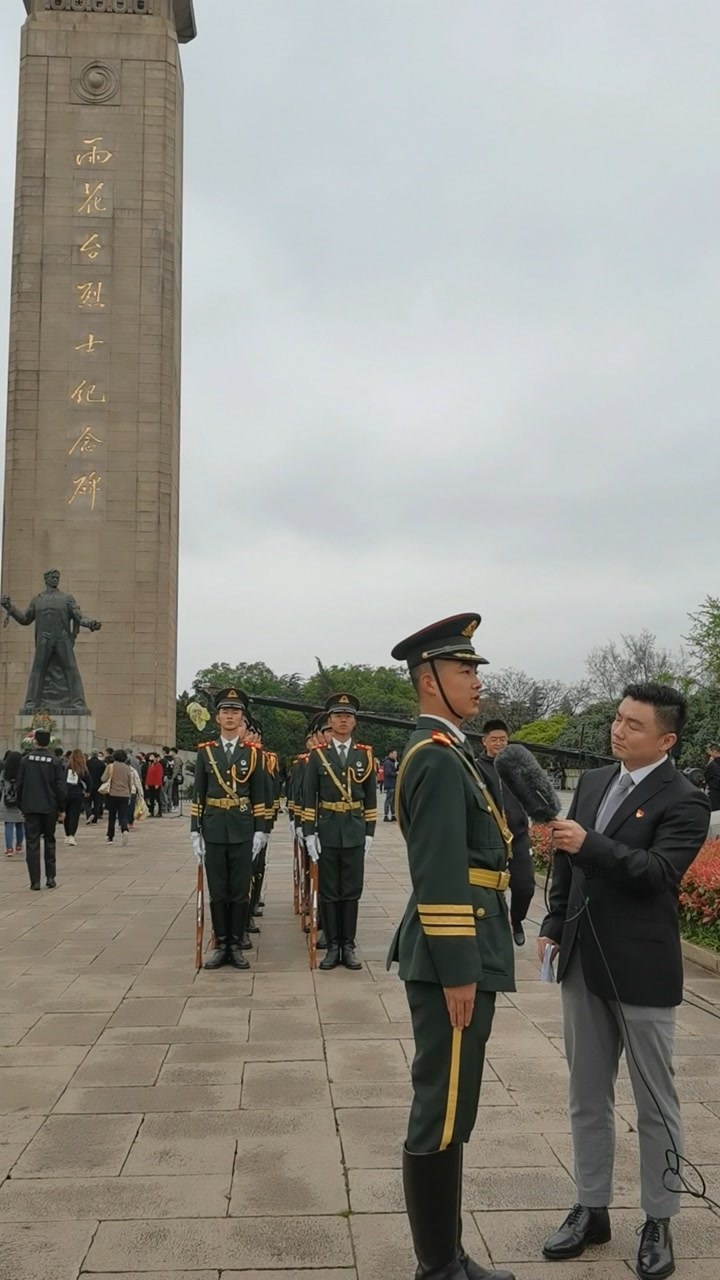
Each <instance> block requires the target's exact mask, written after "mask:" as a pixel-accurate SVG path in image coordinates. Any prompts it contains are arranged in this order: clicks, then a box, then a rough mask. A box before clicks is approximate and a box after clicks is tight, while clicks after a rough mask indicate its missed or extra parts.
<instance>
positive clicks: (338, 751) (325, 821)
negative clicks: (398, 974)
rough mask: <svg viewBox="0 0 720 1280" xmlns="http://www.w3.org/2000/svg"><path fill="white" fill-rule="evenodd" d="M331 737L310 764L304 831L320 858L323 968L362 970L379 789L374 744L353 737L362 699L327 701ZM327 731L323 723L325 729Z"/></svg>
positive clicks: (312, 852) (310, 852) (337, 697)
mask: <svg viewBox="0 0 720 1280" xmlns="http://www.w3.org/2000/svg"><path fill="white" fill-rule="evenodd" d="M325 710H326V712H327V717H328V719H327V724H328V727H329V729H330V733H331V741H330V744H329V745H328V744H327V743H326V744H325V745H322V746H317V747H315V749H314V750H313V751H311V752H310V758H309V760H308V762H307V765H306V767H305V782H304V799H303V814H302V818H303V832H304V836H305V847H306V849H307V852H308V857H309V858H311V859H312V861H313V862H316V861H317V860H318V858H319V860H320V903H321V914H322V923H323V927H324V930H325V936H326V938H327V953H326V955H325V958H324V960H321V962H320V968H321V969H335V968H336V967H337V965H338V964H339V963H340V959H341V957H342V963H343V964H344V965H345V968H346V969H362V964H361V963H360V961H359V960H358V958H357V952H356V950H355V934H356V931H357V918H358V907H359V903H360V898H361V896H362V891H363V878H364V868H365V858H366V855H367V854H368V852H369V850H370V846H371V844H372V841H373V836H374V834H375V824H376V822H377V794H376V787H377V781H376V774H375V761H374V759H373V753H372V747H368V746H365V745H364V744H362V743H359V742H354V741H353V737H352V735H353V730H354V728H355V725H356V723H357V713H358V711H359V710H360V703H359V701H358V699H357V698H356V697H354V696H353V694H351V693H337V694H333V696H332V697H331V698H328V701H327V702H326V704H325ZM321 733H322V728H321Z"/></svg>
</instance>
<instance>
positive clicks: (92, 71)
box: [73, 61, 120, 102]
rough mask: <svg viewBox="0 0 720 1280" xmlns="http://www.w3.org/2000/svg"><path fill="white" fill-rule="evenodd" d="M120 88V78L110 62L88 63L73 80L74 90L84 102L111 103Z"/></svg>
mask: <svg viewBox="0 0 720 1280" xmlns="http://www.w3.org/2000/svg"><path fill="white" fill-rule="evenodd" d="M119 88H120V76H119V75H118V73H117V70H116V69H115V67H112V66H111V65H110V63H109V62H98V61H93V62H88V63H86V64H85V66H84V67H83V69H82V71H81V72H80V74H79V75H78V76H76V77H75V79H74V80H73V89H74V90H75V92H76V94H77V96H78V98H82V99H83V101H84V102H110V101H111V99H112V98H114V97H115V95H116V93H117V91H118V89H119Z"/></svg>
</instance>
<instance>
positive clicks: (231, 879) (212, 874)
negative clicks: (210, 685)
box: [190, 689, 267, 969]
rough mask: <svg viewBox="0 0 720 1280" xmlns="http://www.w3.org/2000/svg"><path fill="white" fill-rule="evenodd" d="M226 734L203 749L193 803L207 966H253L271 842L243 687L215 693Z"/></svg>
mask: <svg viewBox="0 0 720 1280" xmlns="http://www.w3.org/2000/svg"><path fill="white" fill-rule="evenodd" d="M215 708H216V712H217V716H216V718H217V722H218V725H219V727H220V737H219V738H216V739H214V740H213V741H211V742H203V743H201V744H200V746H199V748H198V754H197V763H196V766H195V789H194V793H193V798H192V805H191V808H190V830H191V833H192V834H191V840H192V849H193V853H194V855H195V857H196V858H197V860H198V862H200V863H202V862H204V863H205V874H206V876H207V883H208V892H209V895H210V914H211V916H212V923H213V931H214V933H215V939H216V942H217V946H216V949H215V951H214V952H213V954H212V955H211V956H210V957H209V959H208V960H206V961H205V968H206V969H219V968H220V966H221V965H223V964H226V963H227V964H231V965H233V967H234V968H235V969H249V967H250V966H249V964H248V962H247V960H246V959H245V957H244V956H243V954H242V942H243V936H244V934H245V930H246V928H247V924H248V918H249V912H250V880H251V876H252V865H253V859H255V858H257V857H259V855H260V853H261V852H262V850H263V849H264V847H265V844H266V843H267V834H266V830H267V823H266V819H265V777H264V773H263V768H262V758H261V753H260V752H259V751H258V749H257V748H256V747H253V746H250V745H247V744H246V743H245V736H246V733H247V727H248V719H249V712H248V699H247V696H246V695H245V694H244V693H243V692H242V690H238V689H223V690H222V691H221V692H220V693H218V694H217V696H216V698H215Z"/></svg>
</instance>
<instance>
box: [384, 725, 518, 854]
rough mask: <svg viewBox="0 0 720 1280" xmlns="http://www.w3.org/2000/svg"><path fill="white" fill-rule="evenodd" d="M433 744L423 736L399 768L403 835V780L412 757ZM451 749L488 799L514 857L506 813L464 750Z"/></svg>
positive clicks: (397, 810)
mask: <svg viewBox="0 0 720 1280" xmlns="http://www.w3.org/2000/svg"><path fill="white" fill-rule="evenodd" d="M432 745H433V739H432V738H423V739H422V741H421V742H416V743H415V745H414V746H413V747H411V748H410V750H409V751H408V752H407V754H406V755H405V756H404V757H403V759H402V763H401V765H400V768H399V769H398V776H397V783H396V787H395V817H396V819H397V823H398V826H399V827H400V834H401V835H402V836H403V837H404V835H405V832H404V831H403V829H402V824H401V822H400V791H401V787H402V780H403V777H404V775H405V770H406V768H407V766H408V764H409V763H410V761H411V759H412V757H413V756H414V755H415V753H416V751H419V750H420V748H421V747H428V746H432ZM450 750H451V751H454V752H455V755H456V756H457V757H458V759H459V760H461V761H462V763H463V764H464V765H465V767H466V769H467V771H468V773H469V774H470V777H471V778H472V779H473V780H474V781H475V782H476V783H477V785H478V787H479V788H480V790H481V792H482V794H483V798H484V799H485V800H486V801H487V806H488V809H489V810H490V813H491V814H492V816H493V818H494V819H495V822H496V823H497V827H498V830H499V832H500V835H501V836H502V838H503V841H504V843H505V847H506V849H507V856H508V859H510V858H511V857H512V831H511V830H510V828H509V826H508V824H507V820H506V818H505V814H504V813H502V812H501V810H500V809H498V807H497V805H496V803H495V801H494V799H493V797H492V796H491V794H490V791H489V790H488V788H487V786H486V785H485V783H484V782H483V780H482V778H481V777H480V774H479V773H478V771H477V769H474V768H473V766H472V765H471V763H470V761H469V760H468V758H467V756H465V755H464V754H463V752H462V751H458V749H457V747H455V746H452V745H451V747H450Z"/></svg>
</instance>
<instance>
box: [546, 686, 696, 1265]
mask: <svg viewBox="0 0 720 1280" xmlns="http://www.w3.org/2000/svg"><path fill="white" fill-rule="evenodd" d="M686 718H687V704H686V702H685V699H684V698H683V696H682V694H680V693H678V692H677V691H676V690H675V689H671V688H670V687H669V686H667V685H660V684H637V685H630V686H628V688H627V689H626V690H625V693H624V696H623V699H622V702H621V703H620V706H619V707H618V710H617V712H616V715H615V719H614V721H613V724H612V729H611V742H612V752H613V755H614V756H615V758H616V759H617V760H619V761H620V762H621V763H620V768H619V769H618V768H617V767H616V766H614V765H608V766H606V767H605V768H602V769H591V770H589V772H587V773H585V774H583V776H582V777H581V779H580V781H579V783H578V787H577V790H576V792H575V796H574V799H573V803H572V805H571V808H570V812H569V814H568V817H567V819H566V820H564V821H557V822H554V823H553V834H554V840H555V856H554V859H553V884H552V889H551V892H550V913H549V915H547V916H546V917H545V920H544V921H543V924H542V927H541V929H540V938H539V939H538V955H539V958H540V959H543V957H544V954H545V949H546V948H547V947H552V953H553V955H555V954H556V953H557V952H558V951H559V953H560V959H559V964H558V981H559V982H561V983H562V1000H563V1020H564V1032H565V1051H566V1054H567V1059H568V1065H569V1068H570V1119H571V1127H572V1135H573V1147H574V1154H575V1182H576V1185H577V1197H578V1203H577V1204H576V1205H575V1206H574V1207H573V1209H572V1210H571V1212H570V1213H569V1215H568V1217H567V1218H566V1219H565V1221H564V1222H563V1224H562V1226H561V1227H560V1228H559V1230H557V1231H556V1232H554V1233H553V1234H552V1235H551V1236H550V1237H549V1238H548V1239H547V1240H546V1242H545V1246H544V1248H543V1253H544V1255H545V1257H546V1258H550V1259H555V1260H558V1259H565V1258H576V1257H579V1255H580V1254H581V1253H583V1251H584V1249H585V1247H586V1245H588V1244H603V1243H605V1241H607V1240H609V1239H610V1216H609V1213H608V1208H607V1206H608V1205H609V1204H610V1203H611V1199H612V1174H613V1158H614V1151H615V1124H614V1101H615V1079H616V1076H617V1069H618V1062H619V1059H620V1054H621V1053H622V1051H623V1049H624V1050H625V1053H626V1057H627V1062H628V1070H629V1072H630V1079H631V1082H632V1088H633V1095H634V1098H635V1105H636V1107H637V1113H638V1123H637V1129H638V1138H639V1145H640V1163H641V1186H642V1207H643V1210H644V1212H645V1215H646V1221H645V1225H644V1227H643V1229H642V1234H641V1239H640V1248H639V1252H638V1261H637V1274H638V1276H640V1278H641V1280H663V1277H665V1276H669V1275H671V1274H672V1272H673V1271H674V1270H675V1262H674V1258H673V1250H672V1235H671V1232H670V1219H671V1218H672V1217H673V1216H674V1215H675V1214H677V1213H678V1212H679V1208H680V1205H679V1189H674V1186H677V1183H676V1182H675V1183H673V1179H672V1177H671V1175H670V1174H667V1175H666V1166H667V1161H666V1151H667V1149H668V1147H669V1146H670V1140H669V1137H668V1131H667V1129H668V1128H669V1130H670V1132H671V1133H672V1137H673V1142H674V1144H675V1146H676V1148H677V1150H678V1151H682V1128H681V1121H680V1105H679V1102H678V1097H677V1093H676V1091H675V1086H674V1083H673V1067H672V1051H673V1039H674V1032H675V1006H676V1005H678V1004H680V1003H681V1001H682V987H683V970H682V953H681V950H680V931H679V927H678V911H677V904H678V891H679V887H680V882H681V880H682V878H683V876H684V874H685V872H686V871H687V869H688V867H689V866H690V864H691V862H692V861H693V860H694V858H695V857H696V855H697V853H698V852H699V850H700V848H701V846H702V844H703V842H704V840H705V838H706V836H707V831H708V825H709V820H710V806H709V804H708V801H707V797H706V796H705V795H703V793H702V792H701V791H699V790H698V789H697V787H694V786H693V785H692V783H690V782H689V781H688V779H687V778H685V777H684V776H683V774H681V773H679V772H678V771H677V770H676V768H675V766H674V764H673V762H672V759H671V757H670V752H671V750H672V748H673V746H674V745H675V743H676V742H677V740H678V737H679V735H680V733H681V731H682V728H683V725H684V723H685V720H686ZM611 975H612V977H611ZM648 1085H649V1086H650V1089H648ZM650 1091H652V1095H654V1097H653V1096H651V1092H650ZM655 1099H656V1100H657V1101H655ZM660 1109H661V1110H662V1115H661V1114H660ZM663 1116H664V1120H663ZM664 1121H666V1122H667V1128H666V1127H665V1122H664ZM665 1175H666V1176H665ZM666 1184H667V1185H666Z"/></svg>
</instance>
